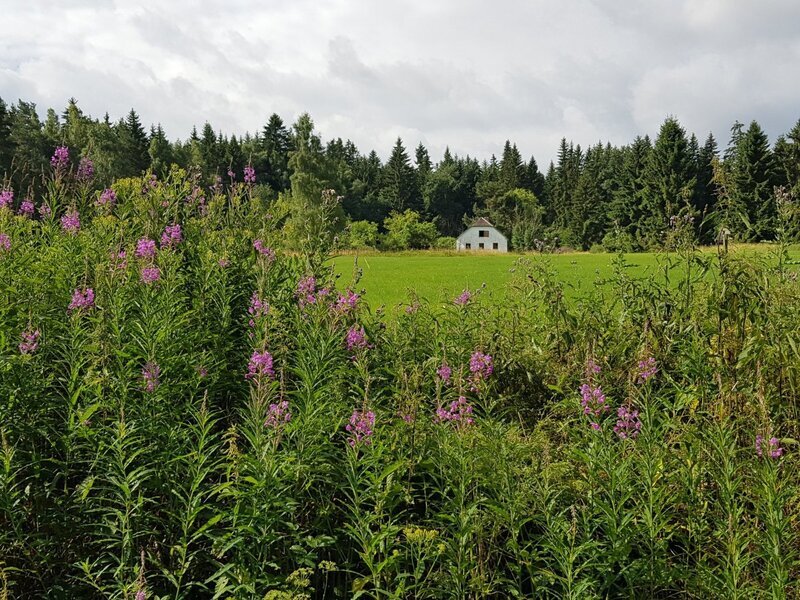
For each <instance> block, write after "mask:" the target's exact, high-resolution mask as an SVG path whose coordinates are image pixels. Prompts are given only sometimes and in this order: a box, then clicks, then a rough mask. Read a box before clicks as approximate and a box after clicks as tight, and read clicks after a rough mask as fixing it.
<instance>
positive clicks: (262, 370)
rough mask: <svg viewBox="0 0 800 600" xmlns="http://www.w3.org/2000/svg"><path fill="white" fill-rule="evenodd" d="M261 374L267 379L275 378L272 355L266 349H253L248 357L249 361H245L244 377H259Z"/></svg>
mask: <svg viewBox="0 0 800 600" xmlns="http://www.w3.org/2000/svg"><path fill="white" fill-rule="evenodd" d="M262 376H266V377H267V378H269V379H274V378H275V369H274V368H273V366H272V355H271V354H270V353H269V352H267V351H266V350H265V351H264V352H259V351H258V350H254V351H253V355H252V356H251V357H250V362H249V363H247V375H245V376H244V378H245V379H260V378H261V377H262Z"/></svg>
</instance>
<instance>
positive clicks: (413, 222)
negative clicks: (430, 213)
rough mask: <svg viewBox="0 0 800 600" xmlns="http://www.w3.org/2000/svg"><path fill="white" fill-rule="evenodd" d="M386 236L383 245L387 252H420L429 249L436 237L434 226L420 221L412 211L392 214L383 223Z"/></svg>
mask: <svg viewBox="0 0 800 600" xmlns="http://www.w3.org/2000/svg"><path fill="white" fill-rule="evenodd" d="M383 226H384V228H385V229H386V235H385V236H384V238H383V244H384V246H385V247H386V248H387V249H388V250H420V249H425V248H430V247H431V246H432V245H433V243H434V241H435V240H436V237H437V235H438V232H437V229H436V224H435V223H431V222H428V221H422V220H421V217H420V214H419V213H418V212H416V211H413V210H406V211H405V212H402V213H397V212H392V213H391V215H389V216H388V217H386V220H385V221H384V222H383Z"/></svg>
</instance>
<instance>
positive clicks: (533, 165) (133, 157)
mask: <svg viewBox="0 0 800 600" xmlns="http://www.w3.org/2000/svg"><path fill="white" fill-rule="evenodd" d="M60 145H66V146H68V147H69V148H70V151H71V153H70V159H71V160H72V161H73V162H74V163H75V164H77V161H78V160H79V159H80V158H81V157H88V158H89V159H91V161H92V162H93V165H94V173H95V179H94V184H93V185H94V186H95V187H96V188H97V189H98V190H100V189H102V188H103V187H105V186H108V185H110V184H111V182H113V181H115V180H118V179H121V178H126V177H133V176H138V175H141V174H142V173H143V172H145V171H151V172H152V173H154V174H155V175H156V176H158V177H166V176H167V174H168V173H169V171H170V168H171V166H172V165H178V166H180V167H182V168H183V169H186V170H187V171H191V172H194V173H195V174H196V177H197V180H198V181H200V182H201V183H202V184H203V185H206V186H210V185H220V184H230V183H231V182H232V181H233V180H236V178H238V180H241V176H242V173H243V170H244V167H245V166H252V167H253V168H254V169H255V172H256V174H257V186H258V187H259V188H260V189H259V192H260V194H261V195H262V196H264V197H267V198H271V199H279V198H280V197H281V195H284V196H287V197H288V196H291V195H294V196H295V197H298V196H302V195H303V189H302V188H303V186H304V182H305V183H306V184H308V185H306V187H307V188H308V189H307V190H305V191H306V192H308V194H307V195H308V196H310V195H311V194H312V191H315V189H316V188H319V189H334V190H336V192H337V193H338V194H339V195H340V196H341V198H342V209H343V213H342V214H341V215H340V218H338V219H337V223H338V225H339V226H344V223H346V222H348V223H350V227H349V228H348V229H347V232H348V234H347V235H344V236H343V239H344V240H345V242H346V243H350V244H351V245H353V246H376V245H385V246H387V247H393V248H402V247H403V246H404V245H405V247H415V246H416V247H418V246H429V245H432V244H434V243H435V238H436V236H437V235H438V236H444V237H445V238H447V236H455V235H458V234H459V233H460V232H461V231H462V229H463V227H464V224H465V222H468V221H469V220H471V219H472V218H474V217H475V216H486V217H487V218H489V219H490V220H491V221H492V222H493V223H494V224H495V225H497V226H498V227H499V228H500V229H501V230H503V231H504V232H505V233H506V234H507V235H508V236H509V239H510V241H511V243H512V246H513V247H514V248H516V249H518V250H528V249H533V248H542V247H556V246H570V247H574V248H583V249H590V248H592V247H596V246H602V247H604V248H606V249H608V250H642V249H647V248H654V247H660V246H663V245H664V243H665V240H666V238H667V236H668V235H669V232H670V229H671V226H670V224H671V223H672V224H674V223H675V222H676V221H677V222H680V223H683V224H689V225H690V229H691V230H692V232H693V234H694V235H695V238H696V240H697V241H698V242H700V243H706V244H708V243H714V241H715V240H716V239H718V237H719V236H720V233H721V232H724V233H725V234H726V235H730V236H731V237H732V238H733V239H738V240H742V241H762V240H774V239H776V238H777V237H779V236H783V237H784V239H797V238H798V234H800V226H799V225H798V219H797V216H796V214H795V212H796V211H794V210H793V209H794V200H796V199H797V198H798V197H800V121H798V122H797V124H795V126H794V127H793V128H792V129H791V130H790V131H789V132H788V133H786V134H785V135H781V136H779V137H778V138H777V140H776V141H775V143H774V144H772V145H771V144H770V141H769V139H768V137H767V135H766V134H765V133H764V131H763V129H762V128H761V126H760V125H759V124H758V123H757V122H756V121H752V122H751V123H750V124H749V126H745V125H743V124H742V123H739V122H736V123H734V125H733V126H732V127H731V136H730V140H729V141H728V143H727V146H726V147H725V149H724V150H723V151H721V150H720V148H719V145H718V142H717V140H716V139H714V136H713V135H711V134H709V135H708V137H707V138H706V139H705V141H704V142H703V143H702V144H701V143H700V142H699V140H698V138H697V137H696V136H695V135H694V134H687V132H686V130H685V129H684V128H683V127H682V126H681V125H680V123H679V122H678V120H677V119H675V118H673V117H669V118H667V119H666V120H665V121H664V123H663V124H662V126H661V128H660V130H659V132H658V135H657V136H656V137H655V139H654V140H652V139H651V138H650V137H649V136H644V137H637V138H636V139H634V140H633V141H632V142H631V143H630V144H628V145H625V146H612V145H611V144H602V143H598V144H596V145H593V146H589V147H586V148H583V147H581V146H580V145H578V144H574V143H573V142H571V141H567V140H566V139H562V141H561V145H560V147H559V149H558V155H557V159H556V161H555V162H551V163H550V164H549V166H548V168H547V169H546V171H545V172H542V171H541V170H540V168H539V165H538V164H537V162H536V160H535V158H534V157H532V156H531V157H530V158H528V159H526V158H525V157H523V155H522V154H521V152H520V151H519V149H518V148H517V146H516V144H514V143H512V142H510V141H506V143H505V146H504V149H503V153H502V156H501V157H500V158H499V159H498V158H497V157H495V156H492V157H491V158H490V159H488V160H483V161H480V160H478V159H477V158H474V157H470V156H463V157H462V156H458V155H455V154H452V153H451V152H450V150H449V149H448V150H446V151H445V153H444V156H443V157H442V158H441V160H439V161H438V162H434V160H433V159H432V158H431V156H430V154H429V152H428V150H427V149H426V148H425V147H424V146H423V145H422V144H419V145H418V146H417V147H416V148H415V149H414V150H413V152H412V151H410V150H409V149H408V148H406V146H405V145H404V143H403V141H402V140H401V139H399V138H398V140H397V142H396V143H395V145H394V147H393V148H392V151H391V154H390V156H389V158H388V160H387V161H386V162H383V161H382V160H381V159H380V157H379V156H378V154H377V153H376V152H375V151H374V150H372V151H370V152H369V153H362V152H361V151H360V150H359V149H358V148H357V147H356V145H355V144H354V143H353V142H352V141H350V140H346V141H344V140H342V139H341V138H336V139H332V140H330V141H328V142H327V143H324V142H323V141H322V139H321V137H320V136H319V134H317V133H316V132H315V130H314V124H313V121H312V120H311V118H310V117H309V116H308V115H307V114H304V115H301V116H300V117H299V118H298V120H297V121H296V122H295V123H294V124H292V125H287V124H286V123H284V121H283V120H282V119H281V117H280V116H278V115H277V114H273V115H272V116H271V117H270V118H269V120H268V121H267V123H266V124H265V125H264V126H263V128H262V129H261V130H260V131H258V132H256V133H255V134H249V133H248V134H245V135H244V136H241V137H237V136H236V135H230V136H229V135H226V134H223V133H220V132H217V131H215V129H214V127H213V126H212V125H211V124H210V123H206V124H205V125H204V126H203V127H202V129H201V131H199V132H198V131H197V129H193V130H192V132H191V134H190V135H189V137H188V138H187V139H186V140H175V141H171V140H169V139H168V138H167V136H166V134H165V132H164V129H163V128H162V127H161V125H155V126H151V127H150V129H149V132H148V131H147V130H146V129H145V127H144V126H143V124H142V122H141V119H140V118H139V116H138V115H137V113H136V112H135V111H134V110H131V111H130V113H128V115H127V116H126V117H125V118H124V119H121V120H119V121H111V120H110V118H109V116H108V115H107V114H106V115H105V117H104V118H103V119H96V118H92V117H91V116H89V115H86V114H84V113H83V111H82V110H81V109H80V108H79V107H78V104H77V102H76V101H75V100H74V99H71V100H70V101H69V103H68V105H67V107H66V109H65V110H64V111H63V112H62V113H61V114H58V113H57V112H56V111H55V110H53V109H49V110H48V111H47V114H46V116H45V119H44V121H42V120H41V119H40V116H39V114H38V113H37V110H36V106H35V105H34V104H33V103H30V102H25V101H22V100H20V101H18V102H17V103H16V104H14V105H8V104H7V103H6V102H4V101H3V100H2V99H0V173H5V177H4V182H3V187H10V188H12V189H14V190H16V191H17V195H18V197H19V198H20V199H21V198H22V197H27V196H30V197H33V196H35V195H36V194H37V193H40V191H41V187H42V186H43V185H44V183H43V182H44V177H43V174H45V173H47V172H48V170H49V168H50V157H51V155H52V153H53V150H54V148H55V147H57V146H60ZM412 154H413V157H412V156H411V155H412ZM312 184H313V185H312ZM312 188H314V190H312ZM400 226H402V227H405V229H402V228H401V229H402V231H401V232H400V233H397V228H398V227H400ZM393 228H394V229H393ZM409 231H410V232H411V233H409ZM414 232H417V233H418V234H419V235H415V234H414ZM440 243H442V242H441V241H440ZM443 243H444V245H447V244H448V240H447V239H445V240H444V241H443Z"/></svg>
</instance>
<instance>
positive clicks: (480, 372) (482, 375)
mask: <svg viewBox="0 0 800 600" xmlns="http://www.w3.org/2000/svg"><path fill="white" fill-rule="evenodd" d="M469 370H470V372H471V373H472V380H473V382H476V383H477V382H478V381H480V380H482V379H489V377H490V376H491V374H492V373H493V372H494V359H492V357H491V356H490V355H488V354H484V353H483V352H480V351H479V350H476V351H475V352H473V353H472V356H471V357H470V359H469Z"/></svg>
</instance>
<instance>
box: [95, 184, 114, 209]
mask: <svg viewBox="0 0 800 600" xmlns="http://www.w3.org/2000/svg"><path fill="white" fill-rule="evenodd" d="M116 203H117V192H115V191H114V190H112V189H111V188H106V189H104V190H103V191H102V192H101V193H100V196H99V197H98V198H97V201H96V202H95V206H98V207H103V206H109V207H111V206H114V205H115V204H116Z"/></svg>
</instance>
